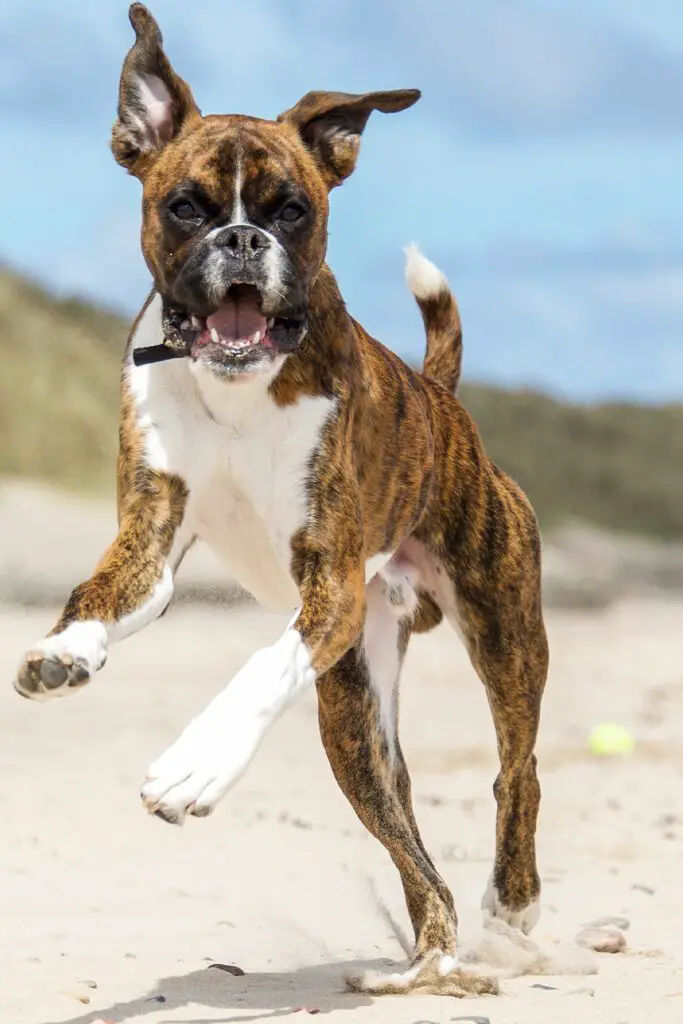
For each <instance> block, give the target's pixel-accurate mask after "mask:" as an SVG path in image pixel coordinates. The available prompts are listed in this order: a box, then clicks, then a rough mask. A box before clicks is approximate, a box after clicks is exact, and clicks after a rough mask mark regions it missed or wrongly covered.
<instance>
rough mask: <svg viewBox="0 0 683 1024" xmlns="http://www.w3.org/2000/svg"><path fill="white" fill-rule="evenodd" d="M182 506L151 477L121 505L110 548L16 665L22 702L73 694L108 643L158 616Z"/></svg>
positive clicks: (173, 484)
mask: <svg viewBox="0 0 683 1024" xmlns="http://www.w3.org/2000/svg"><path fill="white" fill-rule="evenodd" d="M185 500H186V490H185V487H184V485H183V483H182V482H181V481H180V480H179V479H178V478H177V477H173V476H170V475H166V474H162V473H157V472H153V471H151V472H148V473H147V475H146V479H145V480H144V487H141V488H140V491H139V492H138V493H136V494H133V495H128V496H127V498H126V499H125V500H124V501H123V502H122V507H121V510H120V516H119V533H118V536H117V537H116V540H115V541H114V542H113V544H111V546H110V547H109V548H108V549H107V551H106V552H105V554H104V555H103V557H102V558H101V559H100V562H99V564H98V566H97V568H96V569H95V572H94V574H93V575H92V577H91V578H90V579H89V580H87V581H86V582H85V583H81V584H79V586H77V587H76V588H75V590H74V591H73V592H72V594H71V596H70V597H69V599H68V601H67V603H66V605H65V607H64V610H63V612H62V614H61V616H60V618H59V621H58V622H57V624H56V626H55V627H54V629H52V630H51V632H50V633H49V634H48V635H47V637H46V638H45V639H44V640H41V641H39V643H37V644H36V645H35V646H34V647H32V648H30V650H28V651H27V652H26V654H25V655H24V657H23V658H22V661H21V664H20V666H19V670H18V672H17V676H16V679H15V682H14V686H15V689H16V690H17V691H18V692H19V693H20V694H21V695H22V696H23V697H30V698H32V699H34V700H45V699H47V698H49V697H56V696H62V695H63V694H67V693H70V692H73V691H74V690H76V689H78V688H79V687H81V686H83V685H84V684H85V683H87V682H89V680H90V679H91V678H92V676H93V675H94V673H95V672H96V671H97V670H98V669H100V668H102V666H103V665H104V663H105V661H106V658H107V649H108V645H109V643H111V642H112V641H115V640H122V639H123V638H124V637H126V636H130V634H131V633H136V632H137V631H138V630H140V629H142V628H143V626H146V625H147V624H148V623H150V622H152V621H153V620H154V619H156V618H158V616H159V615H161V613H162V612H163V611H164V609H165V608H166V606H167V605H168V603H169V601H170V600H171V596H172V594H173V570H174V569H175V568H176V566H175V565H174V566H173V567H171V565H170V564H169V558H168V556H169V554H170V552H171V548H172V546H173V542H174V539H177V536H176V535H177V531H178V528H179V526H180V524H181V522H182V519H183V514H184V510H185Z"/></svg>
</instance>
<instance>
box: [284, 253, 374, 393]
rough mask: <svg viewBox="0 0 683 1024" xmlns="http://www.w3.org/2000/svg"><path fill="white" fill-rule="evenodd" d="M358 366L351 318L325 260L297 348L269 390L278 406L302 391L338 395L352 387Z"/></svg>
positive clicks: (315, 283)
mask: <svg viewBox="0 0 683 1024" xmlns="http://www.w3.org/2000/svg"><path fill="white" fill-rule="evenodd" d="M358 367H359V359H358V349H357V340H356V334H355V328H354V321H353V320H352V318H351V317H350V316H349V313H348V312H347V309H346V305H345V303H344V300H343V298H342V296H341V292H340V291H339V286H338V285H337V281H336V279H335V276H334V274H333V273H332V271H331V270H330V268H329V267H328V265H327V264H326V263H325V264H323V266H322V268H321V270H320V272H319V274H318V276H317V278H316V280H315V282H314V284H313V288H312V291H311V298H310V301H309V306H308V328H307V331H306V335H305V337H304V339H303V341H302V343H301V348H300V349H299V351H298V352H296V353H295V354H294V355H292V356H290V358H289V359H288V360H287V362H286V363H285V365H284V366H283V368H282V370H281V372H280V373H279V374H278V377H277V378H276V380H274V381H273V384H272V385H271V393H272V396H273V398H274V400H275V401H276V402H277V404H278V405H288V404H289V403H290V402H292V401H296V400H297V397H298V395H302V394H303V395H326V396H328V397H330V398H333V397H339V396H340V394H341V393H342V391H346V390H347V389H349V388H353V386H354V382H355V379H356V377H357V375H358V373H359V369H358Z"/></svg>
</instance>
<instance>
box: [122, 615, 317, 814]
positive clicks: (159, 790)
mask: <svg viewBox="0 0 683 1024" xmlns="http://www.w3.org/2000/svg"><path fill="white" fill-rule="evenodd" d="M314 682H315V673H314V672H313V669H312V667H311V662H310V657H309V655H308V651H307V649H306V647H305V644H304V643H303V641H302V640H301V637H300V636H299V634H298V633H297V632H296V630H288V632H287V633H285V635H284V636H283V637H282V638H281V639H280V640H279V641H278V642H277V643H276V644H274V645H273V646H272V647H267V648H265V649H264V650H262V651H257V652H256V654H254V655H253V656H252V657H251V658H250V659H249V661H248V662H247V664H246V665H245V666H244V668H243V669H242V670H241V672H238V674H237V675H236V676H235V678H234V679H233V680H232V682H231V683H230V685H229V686H228V687H227V688H226V689H225V690H224V691H223V692H222V693H221V694H219V695H218V697H216V698H215V700H213V701H212V702H211V704H209V706H208V708H207V709H206V711H204V712H203V713H202V714H201V715H200V716H199V717H198V718H196V719H195V720H194V721H193V722H191V723H190V724H189V725H188V727H187V728H186V729H185V731H184V732H183V733H182V735H181V736H180V739H178V740H177V741H176V742H175V743H174V744H173V746H172V747H170V748H169V749H168V750H167V751H166V753H165V754H162V756H161V757H160V758H159V759H158V760H157V761H155V762H154V764H152V765H151V767H150V769H149V771H148V773H147V778H146V780H145V782H144V784H143V786H142V790H141V796H142V800H143V802H144V804H145V805H146V807H147V808H148V810H149V811H150V812H151V813H152V814H157V815H158V816H159V817H160V818H163V819H164V820H165V821H169V822H172V823H173V824H177V825H182V823H183V821H184V820H185V816H186V815H187V814H193V815H195V816H196V817H204V816H205V815H207V814H210V813H211V811H213V809H214V808H215V806H216V804H217V803H218V801H219V800H220V799H221V798H222V797H223V796H225V794H226V793H227V791H228V790H229V789H230V788H231V787H232V786H233V785H234V784H235V782H237V780H238V779H239V777H240V776H241V775H242V774H243V773H244V771H245V770H246V768H247V766H248V765H249V762H250V761H251V759H252V758H253V756H254V754H255V753H256V751H257V749H258V746H259V744H260V742H261V738H262V737H263V734H264V732H265V731H266V729H267V728H268V726H269V725H270V724H271V723H272V722H273V721H274V720H275V718H277V717H278V715H279V714H280V712H281V711H283V710H284V708H285V707H286V705H287V704H288V703H289V702H290V701H291V700H292V699H293V698H294V697H295V696H296V695H297V694H298V693H300V692H302V691H303V690H304V689H306V687H308V686H310V685H312V684H313V683H314Z"/></svg>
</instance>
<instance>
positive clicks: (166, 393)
mask: <svg viewBox="0 0 683 1024" xmlns="http://www.w3.org/2000/svg"><path fill="white" fill-rule="evenodd" d="M160 340H161V300H160V298H159V297H158V296H155V298H154V299H153V300H152V302H151V303H150V305H149V306H148V308H147V310H146V312H145V314H144V316H143V317H142V319H141V321H140V323H139V325H138V329H137V332H136V335H135V340H134V345H136V346H137V345H151V344H158V343H159V341H160ZM283 361H284V359H281V360H280V361H279V362H276V364H274V366H273V370H272V373H271V374H270V375H262V376H259V377H258V378H255V379H253V380H246V381H244V382H240V381H237V382H235V383H227V382H223V381H222V380H220V379H218V378H217V377H215V376H214V375H213V374H211V373H210V372H209V371H207V370H205V369H204V368H203V367H201V366H199V365H197V364H195V363H190V362H189V361H188V360H184V359H182V360H181V359H176V360H169V361H168V362H165V363H157V364H154V365H152V366H142V367H136V366H133V364H132V362H131V363H129V365H128V367H127V374H128V380H129V382H130V386H131V391H132V394H133V399H134V402H135V404H136V408H137V414H138V423H139V426H140V428H141V429H142V431H143V433H144V438H145V456H146V459H147V462H148V464H149V465H150V466H153V467H154V468H156V469H160V470H165V471H168V472H171V473H177V474H178V475H179V476H180V477H182V479H183V480H184V481H185V483H186V485H187V487H188V490H189V492H190V493H189V498H188V505H187V509H186V513H185V520H184V522H183V528H182V530H181V531H180V533H181V534H182V536H180V537H179V538H177V540H176V544H175V545H174V546H175V547H181V546H182V545H183V544H185V543H186V542H187V540H188V539H189V538H190V537H192V536H197V537H199V538H200V539H201V540H204V541H205V542H206V543H208V544H209V545H210V546H211V547H212V548H213V549H214V551H215V552H216V554H218V555H219V557H221V558H222V559H223V560H224V561H225V563H226V564H227V566H228V568H229V569H230V571H231V572H232V573H233V575H234V576H235V578H236V579H237V580H238V581H239V582H240V583H241V584H242V586H243V587H245V588H246V589H247V590H248V591H249V592H250V593H251V594H253V596H254V597H255V598H256V599H257V600H258V601H260V602H262V603H263V604H266V605H268V606H270V607H274V608H281V609H289V608H294V607H296V605H297V603H298V600H299V594H298V590H297V587H296V585H295V583H294V580H293V579H292V576H291V571H290V560H291V550H290V540H291V537H292V535H293V534H295V533H296V532H297V530H299V529H300V528H301V527H302V526H303V525H304V524H305V522H306V516H307V507H306V506H307V501H306V485H307V480H308V473H309V467H310V464H311V459H312V457H313V456H314V454H315V452H316V450H317V449H318V447H319V445H320V441H321V435H322V431H323V428H324V426H325V423H326V422H327V420H328V419H329V418H330V416H332V415H333V414H334V409H335V403H334V401H333V400H331V399H329V398H325V397H315V398H311V397H302V398H300V399H299V401H298V402H297V403H296V404H293V405H289V406H286V407H284V408H279V407H278V406H276V405H275V403H274V402H273V401H272V399H271V398H270V396H269V394H268V386H269V384H270V383H271V381H272V380H273V378H274V377H275V375H276V374H277V372H278V371H279V369H280V367H281V365H282V362H283Z"/></svg>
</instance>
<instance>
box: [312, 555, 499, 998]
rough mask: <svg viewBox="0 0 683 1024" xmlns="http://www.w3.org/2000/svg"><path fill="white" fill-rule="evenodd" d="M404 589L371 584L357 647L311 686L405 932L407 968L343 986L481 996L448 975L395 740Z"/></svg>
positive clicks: (446, 913)
mask: <svg viewBox="0 0 683 1024" xmlns="http://www.w3.org/2000/svg"><path fill="white" fill-rule="evenodd" d="M405 597H406V595H405V591H403V592H402V589H401V587H400V586H394V584H393V582H391V581H389V582H387V580H386V577H385V578H384V579H383V578H382V577H381V576H380V575H378V576H376V577H375V578H374V579H373V580H372V581H371V582H370V584H369V585H368V587H367V612H366V621H365V628H364V632H363V637H362V639H361V640H360V641H359V642H358V643H357V644H356V646H354V647H353V648H352V649H351V650H349V651H348V652H347V653H346V654H345V655H344V657H343V658H342V659H341V660H340V661H339V662H338V663H337V664H336V665H335V666H334V668H332V669H331V670H330V671H329V672H327V673H326V674H325V675H324V676H323V677H321V679H319V680H318V683H317V688H318V709H319V710H318V714H319V721H320V731H321V735H322V740H323V744H324V746H325V750H326V751H327V755H328V757H329V760H330V764H331V766H332V771H333V773H334V775H335V778H336V780H337V782H338V783H339V786H340V787H341V789H342V791H343V792H344V793H345V794H346V796H347V797H348V799H349V801H350V803H351V805H352V806H353V809H354V810H355V812H356V814H357V815H358V817H359V818H360V820H361V821H362V822H363V824H364V825H365V827H366V828H367V829H368V830H369V831H370V832H371V833H372V834H373V835H374V836H375V837H376V838H377V839H379V841H380V842H381V843H382V844H383V845H384V846H385V848H386V849H387V851H388V852H389V854H390V856H391V858H392V860H393V861H394V863H395V865H396V867H397V868H398V870H399V872H400V875H401V881H402V883H403V889H404V892H405V897H406V902H407V905H408V912H409V914H410V918H411V921H412V924H413V928H414V931H415V954H414V958H413V961H412V963H411V964H410V966H409V967H408V968H407V969H406V970H404V971H399V972H396V973H391V974H380V973H374V972H366V973H365V974H363V975H362V976H360V977H356V978H350V979H348V983H349V985H350V987H352V988H354V989H356V990H358V991H365V992H372V993H375V994H380V993H384V992H387V993H389V992H407V991H412V990H417V991H424V992H435V993H438V992H440V993H443V994H454V995H463V994H464V993H465V992H473V991H491V990H492V988H491V986H492V982H491V981H490V979H480V978H476V977H474V976H472V975H469V974H465V973H464V972H462V971H461V970H459V969H458V967H457V960H456V957H455V952H456V935H457V917H456V913H455V909H454V906H453V898H452V896H451V893H450V891H449V889H448V887H447V886H446V884H445V882H444V881H443V879H442V878H441V876H440V875H439V873H438V872H437V870H436V868H435V867H434V864H433V862H432V860H431V858H430V857H429V854H428V853H427V851H426V850H425V847H424V845H423V843H422V839H421V838H420V833H419V830H418V827H417V823H416V821H415V817H414V814H413V809H412V800H411V795H410V778H409V775H408V770H407V768H406V764H405V761H404V759H403V754H402V752H401V746H400V743H399V738H398V729H397V716H398V694H397V689H398V679H399V673H400V670H401V663H402V661H403V656H404V654H405V650H406V647H407V643H408V638H409V635H410V630H411V620H412V616H413V614H414V612H415V608H414V601H415V595H414V594H413V595H412V597H413V601H412V605H411V602H410V601H408V602H407V605H408V606H406V600H405Z"/></svg>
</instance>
